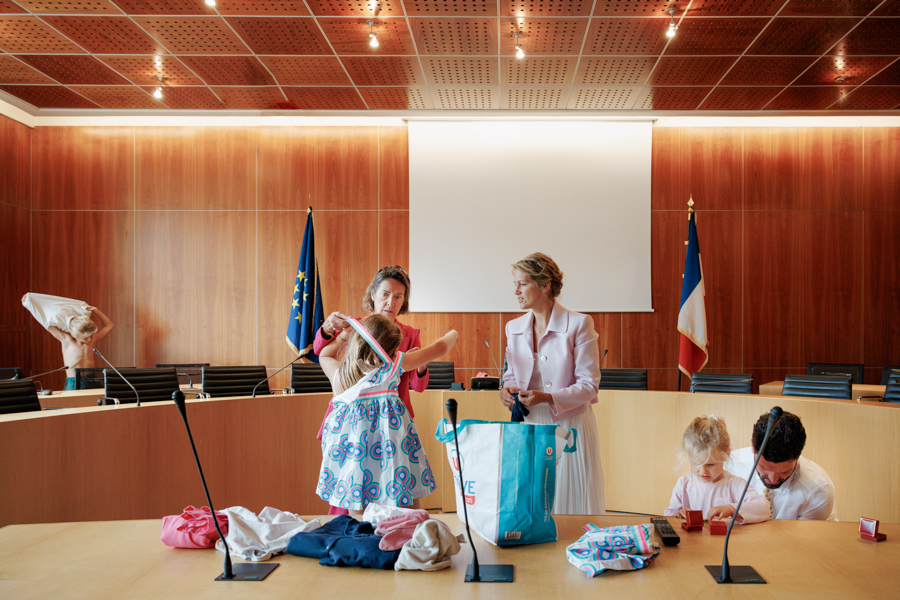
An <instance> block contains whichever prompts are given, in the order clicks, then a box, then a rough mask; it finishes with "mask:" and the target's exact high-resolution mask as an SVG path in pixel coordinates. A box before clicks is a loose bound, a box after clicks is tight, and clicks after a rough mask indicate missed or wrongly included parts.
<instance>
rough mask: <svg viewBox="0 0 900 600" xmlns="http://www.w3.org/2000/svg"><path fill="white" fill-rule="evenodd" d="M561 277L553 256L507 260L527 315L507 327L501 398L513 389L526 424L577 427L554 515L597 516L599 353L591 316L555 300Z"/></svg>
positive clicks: (563, 463)
mask: <svg viewBox="0 0 900 600" xmlns="http://www.w3.org/2000/svg"><path fill="white" fill-rule="evenodd" d="M562 278H563V274H562V271H560V269H559V267H558V266H557V264H556V263H555V262H554V261H553V259H552V258H550V257H549V256H546V255H544V254H540V253H535V254H530V255H528V256H527V257H525V258H524V259H523V260H520V261H519V262H517V263H515V264H514V265H513V284H514V286H515V294H516V300H517V301H518V302H519V307H520V308H522V309H523V310H527V311H528V313H526V314H525V315H523V316H521V317H519V318H518V319H513V320H512V321H509V322H508V323H507V324H506V343H507V346H506V360H507V363H508V366H507V369H506V373H504V375H503V385H504V387H503V389H502V390H501V391H500V399H501V400H502V401H503V404H505V405H506V406H507V408H509V409H510V410H512V407H513V405H514V403H515V399H514V397H513V394H516V393H517V394H518V395H519V401H520V402H521V403H522V405H523V406H524V407H525V408H526V409H527V410H528V412H529V414H528V415H527V416H526V417H525V422H526V423H543V424H550V423H554V424H558V425H561V426H563V427H565V428H566V429H569V428H572V427H574V428H575V429H576V430H577V431H578V450H577V451H576V452H574V453H571V454H564V455H563V457H562V458H561V459H560V461H559V464H558V466H557V469H556V495H555V499H554V502H553V513H554V514H577V515H599V514H603V512H604V510H605V500H604V490H603V468H602V467H601V465H600V443H599V438H598V436H597V423H596V421H595V420H594V413H593V410H592V409H591V405H592V404H596V402H597V384H598V383H599V381H600V352H599V348H598V345H597V338H598V335H597V332H596V331H594V321H593V320H592V319H591V317H589V316H588V315H584V314H581V313H577V312H573V311H570V310H567V309H566V308H564V307H563V306H561V305H560V304H559V302H557V301H556V297H557V296H559V292H560V290H561V289H562V285H563V282H562Z"/></svg>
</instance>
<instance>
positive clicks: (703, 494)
mask: <svg viewBox="0 0 900 600" xmlns="http://www.w3.org/2000/svg"><path fill="white" fill-rule="evenodd" d="M730 453H731V439H730V438H729V437H728V430H727V429H726V428H725V421H724V420H722V419H721V418H719V417H716V416H715V415H710V416H709V417H707V416H706V415H703V416H702V417H697V418H696V419H694V420H693V421H692V422H691V424H690V425H689V426H688V428H687V429H685V430H684V437H683V438H682V440H681V448H679V452H678V456H679V458H680V459H681V464H682V465H683V464H684V462H685V461H686V460H690V461H691V465H692V472H691V473H689V474H687V475H682V476H681V478H680V479H679V480H678V483H676V484H675V489H674V490H672V499H671V500H670V501H669V508H667V509H666V512H665V515H666V516H667V517H680V518H682V519H683V518H684V516H685V511H688V510H701V511H703V518H704V519H707V520H712V519H728V518H731V517H734V511H735V508H736V507H737V503H738V500H739V499H740V497H741V492H742V491H743V490H744V486H745V485H746V484H747V480H746V479H742V478H741V477H735V476H734V475H732V474H731V473H729V472H728V471H726V470H725V461H726V460H728V455H729V454H730ZM771 516H772V509H771V507H770V506H769V503H768V501H766V499H765V498H763V497H762V496H760V495H759V494H758V493H757V492H756V491H755V490H754V489H753V487H752V486H751V487H750V488H749V489H748V490H747V496H746V497H745V498H744V503H743V504H742V505H741V512H740V514H739V515H738V516H737V519H736V520H737V522H738V523H759V522H762V521H766V520H768V519H769V518H771Z"/></svg>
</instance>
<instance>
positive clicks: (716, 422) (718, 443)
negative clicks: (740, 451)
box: [678, 415, 731, 465]
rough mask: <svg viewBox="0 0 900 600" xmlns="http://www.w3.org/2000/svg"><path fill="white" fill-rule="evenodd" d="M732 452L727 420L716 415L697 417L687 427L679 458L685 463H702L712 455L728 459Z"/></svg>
mask: <svg viewBox="0 0 900 600" xmlns="http://www.w3.org/2000/svg"><path fill="white" fill-rule="evenodd" d="M729 454H731V438H730V437H729V436H728V429H726V428H725V420H724V419H722V418H721V417H717V416H715V415H709V416H708V417H707V416H706V415H703V416H702V417H697V418H696V419H694V420H693V421H691V424H690V425H688V427H687V429H685V430H684V437H683V438H682V440H681V447H680V448H679V451H678V459H679V461H680V462H681V464H682V465H683V464H684V463H685V462H689V463H690V464H691V465H702V464H704V463H706V461H708V460H709V458H710V457H712V456H717V455H718V456H723V457H724V458H725V460H728V455H729Z"/></svg>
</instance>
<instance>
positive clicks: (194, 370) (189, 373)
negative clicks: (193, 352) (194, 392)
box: [153, 363, 209, 387]
mask: <svg viewBox="0 0 900 600" xmlns="http://www.w3.org/2000/svg"><path fill="white" fill-rule="evenodd" d="M153 366H154V367H156V368H157V369H168V368H174V369H175V371H176V372H177V373H178V383H179V384H181V385H189V386H191V387H194V379H197V382H198V383H199V382H200V379H202V378H203V367H208V366H209V363H191V364H188V363H173V364H159V365H153Z"/></svg>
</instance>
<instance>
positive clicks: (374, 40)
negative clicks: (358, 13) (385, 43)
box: [366, 19, 378, 48]
mask: <svg viewBox="0 0 900 600" xmlns="http://www.w3.org/2000/svg"><path fill="white" fill-rule="evenodd" d="M366 24H367V25H368V26H369V45H370V46H372V47H373V48H377V47H378V36H376V35H375V32H374V31H372V28H373V27H375V25H376V21H372V20H371V19H370V20H368V21H366Z"/></svg>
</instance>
